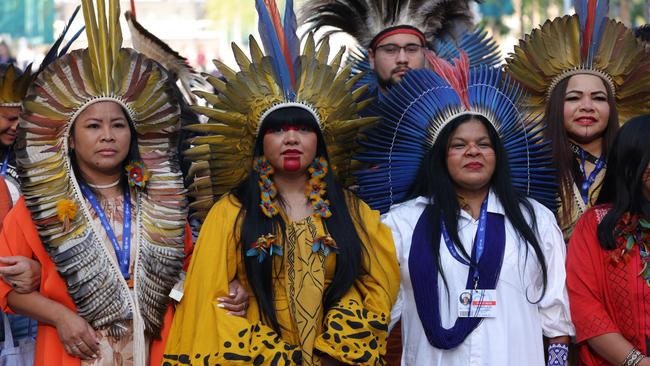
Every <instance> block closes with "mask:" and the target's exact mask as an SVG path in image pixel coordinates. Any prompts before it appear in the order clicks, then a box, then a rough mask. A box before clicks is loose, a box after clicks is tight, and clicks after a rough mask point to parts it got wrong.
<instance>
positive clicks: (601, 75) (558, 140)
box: [506, 0, 650, 242]
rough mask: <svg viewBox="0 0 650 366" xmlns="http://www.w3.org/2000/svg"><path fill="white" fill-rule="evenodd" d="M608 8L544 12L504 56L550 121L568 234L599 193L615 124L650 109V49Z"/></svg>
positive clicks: (583, 0)
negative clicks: (563, 13) (553, 15)
mask: <svg viewBox="0 0 650 366" xmlns="http://www.w3.org/2000/svg"><path fill="white" fill-rule="evenodd" d="M607 11H608V1H607V0H580V1H577V2H576V14H575V15H572V16H569V15H566V16H563V17H558V18H555V19H553V20H548V21H547V22H546V23H544V25H542V26H541V28H538V29H535V30H533V31H532V32H531V33H530V34H529V35H526V36H525V37H524V39H522V40H521V41H520V42H519V45H518V46H516V47H515V51H514V53H513V54H512V55H511V56H510V57H509V58H508V60H507V66H506V69H507V71H508V73H509V74H510V75H512V76H513V77H514V78H515V79H516V80H518V81H519V82H520V83H521V84H522V86H523V87H524V88H525V89H526V91H527V92H528V95H529V98H528V100H527V101H526V104H527V105H528V106H529V107H530V108H531V110H533V111H536V112H537V113H540V114H543V115H544V120H545V122H546V124H547V125H548V127H547V128H546V130H545V138H546V139H547V140H548V141H549V143H550V144H551V146H552V150H553V160H554V166H555V169H556V171H557V181H558V184H559V198H560V202H559V204H560V205H559V210H558V213H557V217H558V222H559V224H560V227H561V228H562V231H563V232H564V239H565V241H567V242H568V240H569V238H570V237H571V233H572V232H573V227H574V226H575V223H576V221H577V220H578V218H579V217H580V215H582V213H584V212H585V211H586V210H587V209H588V208H589V207H591V206H592V205H593V203H594V202H596V199H597V198H598V193H599V192H600V189H601V186H602V181H603V177H604V176H605V171H606V169H607V166H606V159H607V154H608V151H609V148H610V145H611V143H612V141H613V139H614V136H615V135H616V132H617V131H618V127H619V124H620V123H623V122H624V121H626V120H627V119H629V118H631V117H633V116H636V115H638V114H643V113H648V112H650V87H648V85H650V57H648V55H647V54H646V53H645V52H644V50H643V47H642V45H641V44H640V42H639V41H638V40H637V39H635V37H634V33H633V32H632V31H631V30H630V29H628V28H627V27H626V26H625V25H623V24H622V23H620V22H617V21H615V20H613V19H609V18H607Z"/></svg>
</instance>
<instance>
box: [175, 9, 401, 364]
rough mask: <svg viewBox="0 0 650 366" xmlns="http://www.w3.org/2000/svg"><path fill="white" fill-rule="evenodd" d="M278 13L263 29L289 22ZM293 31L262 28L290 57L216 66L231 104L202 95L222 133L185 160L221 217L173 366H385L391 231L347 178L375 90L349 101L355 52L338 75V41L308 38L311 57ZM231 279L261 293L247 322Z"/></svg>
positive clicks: (206, 243) (193, 283) (198, 268)
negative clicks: (221, 300) (232, 305)
mask: <svg viewBox="0 0 650 366" xmlns="http://www.w3.org/2000/svg"><path fill="white" fill-rule="evenodd" d="M260 4H261V1H259V2H258V6H259V5H260ZM267 4H270V5H271V6H270V7H269V8H270V11H269V10H268V9H267V8H266V6H265V5H264V4H261V6H259V7H258V10H260V18H261V23H262V27H264V25H265V24H270V23H272V22H270V21H269V22H267V23H264V21H265V20H269V19H270V18H271V17H272V16H274V14H275V15H277V9H276V8H275V7H274V5H275V4H273V2H272V1H271V2H267ZM287 9H288V10H287V12H288V13H289V14H288V15H286V14H285V21H286V20H290V19H291V17H292V16H293V10H292V9H291V6H290V4H288V5H287ZM278 18H279V16H278ZM289 23H290V21H289ZM282 31H283V32H281V33H282V34H284V35H286V36H283V35H282V34H281V33H280V32H278V31H276V30H275V29H273V27H272V26H269V27H267V28H265V29H261V30H260V34H267V35H269V34H270V35H271V36H272V37H273V40H271V41H273V42H277V44H271V45H268V44H266V43H265V49H267V50H269V49H274V48H273V47H274V46H278V47H277V48H276V49H277V50H280V52H278V53H273V54H272V55H271V56H264V55H263V54H262V52H261V49H260V48H259V46H258V45H257V43H256V42H255V40H254V39H253V38H251V46H250V48H251V56H252V61H251V60H249V59H247V58H246V57H245V56H244V55H243V52H242V51H241V50H240V49H239V48H237V47H236V46H235V47H234V51H235V55H236V58H237V60H238V63H239V66H240V68H241V70H242V71H241V72H239V73H237V74H235V72H233V71H232V70H230V69H228V68H226V67H224V66H223V65H220V64H218V66H219V67H220V70H221V72H222V73H223V74H224V75H225V77H226V82H225V83H223V82H220V81H218V80H217V79H215V78H211V79H209V80H210V82H211V83H212V84H213V85H215V87H216V88H217V89H218V91H219V94H218V95H216V96H213V95H204V97H206V99H207V100H208V102H210V104H211V105H212V108H201V107H196V109H197V111H199V112H202V113H204V114H206V115H208V116H209V117H210V118H211V122H210V123H208V124H204V125H197V126H194V127H192V128H194V129H195V130H197V131H200V132H207V136H203V137H197V138H194V139H193V141H192V142H193V145H195V147H194V148H192V149H190V150H188V151H187V152H186V155H187V156H188V157H190V158H191V159H193V160H194V162H195V163H194V166H193V168H192V170H193V174H194V176H195V180H194V183H193V185H192V187H190V192H193V194H194V195H195V196H196V198H197V200H196V202H195V207H196V208H198V209H200V208H201V207H204V208H207V209H209V213H207V214H206V216H207V217H205V221H204V223H203V226H202V229H201V233H200V234H199V238H198V242H197V244H196V247H195V249H194V257H193V260H192V263H191V265H190V269H189V271H188V275H187V278H186V281H185V291H184V296H183V299H182V301H181V303H180V304H179V306H178V307H177V311H176V314H175V317H174V323H173V325H172V330H171V333H170V339H169V341H168V343H167V349H166V352H165V356H164V360H163V364H164V365H186V364H196V365H203V364H215V363H221V364H241V365H249V364H301V363H302V364H303V365H328V364H338V362H342V363H344V364H358V365H376V364H382V363H383V355H384V353H385V342H386V336H387V325H388V322H389V320H390V319H389V318H390V309H391V307H392V305H393V303H394V301H395V299H396V296H397V290H398V288H399V270H398V266H397V260H396V257H395V249H394V245H393V241H392V237H391V233H390V230H389V229H388V228H387V227H386V226H384V225H383V224H382V223H381V222H380V220H379V213H378V212H377V211H373V210H371V209H370V208H369V207H368V206H367V205H366V204H364V203H363V202H362V201H361V200H360V199H358V198H357V197H355V196H354V195H353V194H352V193H350V192H348V191H347V190H345V189H344V188H343V186H342V184H339V183H338V181H337V179H338V180H340V179H345V177H346V174H345V173H346V172H347V171H349V168H350V167H349V162H350V159H349V157H350V154H351V153H352V151H353V144H354V142H355V140H356V136H357V133H358V131H359V129H360V128H361V127H365V126H367V125H368V124H369V123H371V122H373V121H374V119H360V118H358V117H357V115H356V113H357V111H358V110H359V109H361V108H363V107H364V106H365V105H364V104H365V103H356V102H355V99H357V98H358V96H359V95H360V94H361V93H360V92H362V91H363V90H359V91H355V92H352V91H351V90H350V88H351V85H353V83H354V81H355V80H351V81H348V77H349V73H350V69H349V67H348V68H344V69H343V70H341V71H340V72H338V69H339V65H340V62H341V58H342V55H343V50H341V51H340V52H339V53H338V54H337V55H336V56H335V57H334V59H333V61H332V63H331V64H329V65H328V64H327V59H328V58H327V54H328V53H329V46H328V42H327V40H325V41H324V42H322V43H321V46H320V48H319V49H318V50H316V48H315V43H314V40H313V37H312V36H309V37H308V39H307V42H306V45H305V49H304V52H303V54H299V52H298V42H297V37H296V38H295V39H294V38H292V37H291V35H294V36H295V28H292V27H291V24H286V23H285V25H284V29H283V30H282ZM277 34H280V35H279V36H278V35H277ZM278 40H281V41H283V42H278ZM268 41H269V40H268V39H266V40H265V41H264V42H268ZM281 43H284V48H281V47H280V46H279V44H281ZM267 46H268V47H267ZM282 50H284V51H285V52H282ZM291 55H297V56H296V57H291ZM289 57H291V58H289ZM295 59H297V60H298V62H287V60H295ZM269 61H270V62H269ZM263 65H264V67H263ZM287 65H291V66H287ZM294 65H295V67H294ZM202 174H203V176H202V177H201V175H202ZM340 181H341V182H345V181H343V180H340ZM221 195H222V197H221V198H220V199H219V200H218V201H217V202H216V203H215V204H214V205H213V201H214V200H216V199H218V197H219V196H221ZM210 207H211V209H210ZM199 214H200V213H199ZM233 279H238V280H239V281H240V282H241V283H242V284H243V286H244V287H245V288H247V289H248V291H249V293H251V294H252V295H253V296H251V297H250V299H249V303H250V307H249V309H248V311H247V317H246V318H245V319H244V318H239V317H233V316H228V315H227V314H226V311H225V310H223V309H221V308H220V307H219V306H218V305H217V303H216V302H214V299H215V298H218V297H220V296H224V295H226V294H227V291H228V283H229V282H230V281H232V280H233Z"/></svg>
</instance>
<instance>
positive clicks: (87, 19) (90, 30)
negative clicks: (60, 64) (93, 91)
mask: <svg viewBox="0 0 650 366" xmlns="http://www.w3.org/2000/svg"><path fill="white" fill-rule="evenodd" d="M81 9H82V11H83V15H84V23H85V25H86V38H88V54H89V56H90V62H91V64H90V65H84V67H89V68H90V70H92V73H91V74H90V75H92V76H93V77H94V80H96V81H99V80H100V77H99V75H100V73H99V72H100V71H99V70H100V69H99V67H100V61H99V60H100V54H99V48H98V42H99V35H98V32H99V31H98V29H97V21H96V19H95V9H94V6H93V1H92V0H82V2H81ZM100 85H101V84H100Z"/></svg>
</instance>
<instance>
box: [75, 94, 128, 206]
mask: <svg viewBox="0 0 650 366" xmlns="http://www.w3.org/2000/svg"><path fill="white" fill-rule="evenodd" d="M88 106H89V105H86V106H85V107H88ZM120 108H121V109H122V112H123V113H124V117H125V118H126V121H127V125H128V126H129V131H131V142H130V143H129V153H128V154H127V155H126V158H125V159H124V161H123V162H122V168H124V167H125V166H126V165H127V164H129V163H130V162H131V161H136V160H141V159H140V150H139V148H138V132H137V131H136V130H135V127H134V125H133V121H132V120H131V117H130V116H129V113H128V112H127V111H126V109H124V107H122V106H120ZM77 116H78V115H77ZM76 122H77V121H76V120H75V121H72V125H71V126H70V136H71V137H74V124H75V123H76ZM68 158H69V159H70V165H71V166H72V171H73V172H74V176H75V178H76V179H77V182H79V183H84V184H85V183H86V180H85V179H84V177H83V175H82V174H81V171H80V170H79V164H78V163H77V157H76V156H75V154H74V150H73V149H68ZM120 179H121V183H120V185H121V186H122V189H129V185H128V180H127V177H126V174H122V176H121V178H120ZM89 188H90V190H91V191H93V193H95V194H97V192H96V190H95V189H93V188H92V187H89Z"/></svg>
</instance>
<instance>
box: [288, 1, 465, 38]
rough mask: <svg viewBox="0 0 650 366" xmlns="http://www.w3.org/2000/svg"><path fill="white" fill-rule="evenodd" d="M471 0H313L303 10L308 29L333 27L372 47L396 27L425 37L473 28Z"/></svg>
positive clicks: (451, 34) (454, 34)
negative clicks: (382, 35) (414, 30)
mask: <svg viewBox="0 0 650 366" xmlns="http://www.w3.org/2000/svg"><path fill="white" fill-rule="evenodd" d="M470 1H471V0H433V1H432V0H411V1H402V0H310V1H306V2H305V3H304V5H303V7H302V8H301V10H300V15H301V16H300V23H301V24H308V31H317V30H319V29H320V28H323V27H333V28H334V29H333V30H329V31H327V32H326V33H325V35H330V34H332V33H336V32H344V33H347V34H349V35H351V36H352V37H354V38H355V39H356V40H357V42H358V43H359V44H360V45H361V46H362V47H366V48H369V47H371V45H372V44H373V43H375V42H376V40H377V38H376V37H378V36H380V34H382V33H384V32H386V31H387V30H390V29H393V28H397V27H408V28H413V29H417V30H418V31H419V32H420V33H422V34H423V35H424V39H425V40H427V41H432V40H435V39H445V38H454V39H455V38H459V36H460V35H461V34H462V33H463V32H464V31H466V30H467V29H470V28H472V26H473V25H472V12H471V10H470V7H469V3H470Z"/></svg>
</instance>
